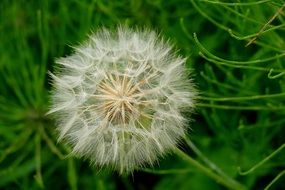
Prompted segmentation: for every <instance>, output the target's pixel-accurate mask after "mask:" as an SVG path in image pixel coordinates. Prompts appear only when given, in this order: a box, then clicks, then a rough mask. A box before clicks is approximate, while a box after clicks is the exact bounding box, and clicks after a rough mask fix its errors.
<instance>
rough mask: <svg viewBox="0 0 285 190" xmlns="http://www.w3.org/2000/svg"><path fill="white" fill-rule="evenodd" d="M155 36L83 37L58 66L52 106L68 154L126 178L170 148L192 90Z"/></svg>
mask: <svg viewBox="0 0 285 190" xmlns="http://www.w3.org/2000/svg"><path fill="white" fill-rule="evenodd" d="M172 51H173V50H172V47H171V46H170V45H169V44H168V43H166V42H164V41H163V40H161V39H159V37H158V35H157V34H156V33H155V32H152V31H148V30H132V29H129V28H124V27H121V28H118V29H117V31H116V32H110V31H108V30H107V29H102V30H100V31H98V32H96V33H94V34H92V35H91V36H90V39H89V40H88V41H87V42H85V43H84V44H83V45H81V46H80V47H77V48H75V52H74V54H73V55H71V56H69V57H65V58H60V59H59V60H57V64H59V65H60V66H61V67H60V68H61V69H60V70H59V73H58V74H56V75H53V74H51V76H52V78H53V87H54V89H53V91H52V92H53V94H52V108H51V110H50V111H49V113H54V112H56V114H54V115H55V116H57V117H56V118H57V129H58V131H59V140H63V139H65V140H66V142H68V143H69V144H70V145H71V146H72V148H73V153H74V154H75V155H79V156H81V157H85V158H88V159H90V160H91V162H92V163H94V164H95V165H98V166H111V167H112V168H114V169H116V170H118V171H119V172H120V173H123V172H132V171H133V170H134V169H136V168H140V167H143V166H144V165H146V164H149V165H152V164H153V163H154V162H155V161H156V160H157V158H158V157H159V156H161V155H164V154H165V153H166V152H167V151H168V150H171V149H172V148H174V147H175V146H176V145H177V142H178V140H179V139H180V138H181V137H182V136H184V135H185V131H186V127H187V126H186V122H187V121H186V118H185V117H184V116H183V114H182V112H184V111H189V110H190V111H191V110H192V108H193V107H194V98H195V94H196V93H195V90H194V88H193V85H192V83H191V80H190V79H188V76H187V74H186V72H185V65H184V63H185V59H184V58H182V57H180V56H177V55H176V54H174V53H173V52H172Z"/></svg>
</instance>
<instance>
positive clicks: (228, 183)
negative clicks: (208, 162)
mask: <svg viewBox="0 0 285 190" xmlns="http://www.w3.org/2000/svg"><path fill="white" fill-rule="evenodd" d="M174 152H175V154H176V155H178V156H179V157H180V158H181V159H183V160H184V161H186V162H188V163H189V164H191V165H192V166H194V167H196V168H197V169H198V170H200V171H201V172H202V173H204V174H205V175H207V176H208V177H210V178H212V179H214V180H215V181H216V182H217V183H219V184H221V185H224V186H225V187H227V188H229V189H233V190H244V189H246V188H245V187H244V186H243V185H241V184H239V183H238V182H235V181H233V180H232V179H231V180H229V179H228V178H225V177H223V176H221V175H219V174H217V173H216V172H214V171H213V170H211V169H209V168H207V167H205V166H204V165H202V164H201V163H199V162H198V161H196V160H195V159H193V158H192V157H190V156H189V155H187V154H186V153H184V152H183V151H181V150H180V149H178V148H176V149H174Z"/></svg>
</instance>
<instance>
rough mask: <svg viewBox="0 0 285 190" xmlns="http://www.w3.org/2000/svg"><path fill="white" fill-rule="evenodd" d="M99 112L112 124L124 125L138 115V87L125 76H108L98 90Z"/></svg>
mask: <svg viewBox="0 0 285 190" xmlns="http://www.w3.org/2000/svg"><path fill="white" fill-rule="evenodd" d="M98 93H99V94H98V97H100V99H101V101H100V104H101V105H100V106H99V108H100V109H101V110H100V111H101V112H103V114H104V117H105V118H106V119H108V121H110V122H112V123H114V124H126V123H128V122H129V121H130V119H131V118H137V117H138V115H139V110H138V109H139V104H140V103H139V101H138V98H137V97H136V96H135V95H137V94H139V85H136V84H134V83H133V81H132V80H131V79H130V78H128V77H126V76H117V75H108V76H107V78H106V79H104V80H103V81H101V83H100V85H99V88H98Z"/></svg>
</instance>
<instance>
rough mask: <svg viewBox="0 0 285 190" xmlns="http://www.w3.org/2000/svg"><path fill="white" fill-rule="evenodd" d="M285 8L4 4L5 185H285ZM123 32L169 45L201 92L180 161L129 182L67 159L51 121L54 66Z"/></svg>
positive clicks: (1, 180) (1, 185) (209, 2)
mask: <svg viewBox="0 0 285 190" xmlns="http://www.w3.org/2000/svg"><path fill="white" fill-rule="evenodd" d="M284 11H285V4H284V1H283V0H275V1H273V0H259V1H254V0H247V1H245V0H240V1H233V0H231V1H220V0H199V1H198V0H168V1H162V0H130V1H104V0H93V1H87V0H82V1H79V0H69V1H67V0H63V1H57V0H42V1H35V0H34V1H24V0H11V1H8V0H2V1H1V2H0V52H1V53H0V189H72V190H76V189H104V190H108V189H157V190H159V189H163V190H167V189H194V190H195V189H197V190H200V189H201V190H202V189H213V190H215V189H224V188H228V189H231V188H232V189H263V188H267V189H281V188H282V184H284V179H285V178H284V174H285V172H284V171H285V164H284V163H285V162H284V160H285V154H284V151H285V150H284V147H285V145H284V143H285V142H284V133H285V131H284V124H285V119H284V118H285V117H284V116H285V105H284V103H285V78H284V77H285V64H284V62H285V38H284V37H285V12H284ZM118 24H125V25H129V26H137V27H144V26H146V27H149V28H152V29H155V30H157V31H160V32H161V35H162V36H165V37H166V38H170V39H171V41H172V42H173V43H174V44H175V47H176V48H177V49H180V53H181V54H183V55H185V56H187V57H189V59H188V62H187V66H188V67H189V70H191V71H192V73H193V75H194V80H195V82H196V84H197V88H198V89H199V91H200V97H199V101H198V104H197V110H196V113H195V114H194V116H191V117H194V121H193V122H191V129H192V130H189V137H187V138H186V139H185V140H184V141H183V142H181V146H180V148H181V149H183V150H184V153H183V152H181V151H179V150H176V151H174V154H171V155H169V156H167V157H166V158H164V159H161V162H160V163H159V164H157V165H156V166H155V167H154V168H148V169H144V170H143V171H137V172H135V173H134V174H133V175H132V176H118V175H117V174H116V173H112V172H109V171H105V170H102V169H100V168H96V167H91V166H89V165H88V162H87V161H84V160H79V159H76V158H72V157H68V154H69V152H70V148H69V147H67V146H65V145H62V144H58V143H57V142H56V132H55V130H54V129H55V125H54V123H53V120H52V118H49V117H48V116H46V115H45V113H46V111H47V110H48V107H49V103H48V102H49V94H48V92H49V89H50V85H49V77H48V75H47V71H48V70H51V71H52V70H53V63H54V60H55V59H56V58H57V57H61V56H65V55H67V54H70V53H71V51H72V48H71V47H70V45H76V44H78V43H79V42H82V41H83V40H84V39H86V35H87V34H89V33H90V32H91V31H92V30H96V29H97V28H98V27H101V26H106V27H111V28H114V27H116V26H117V25H118ZM189 139H191V141H189Z"/></svg>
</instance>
